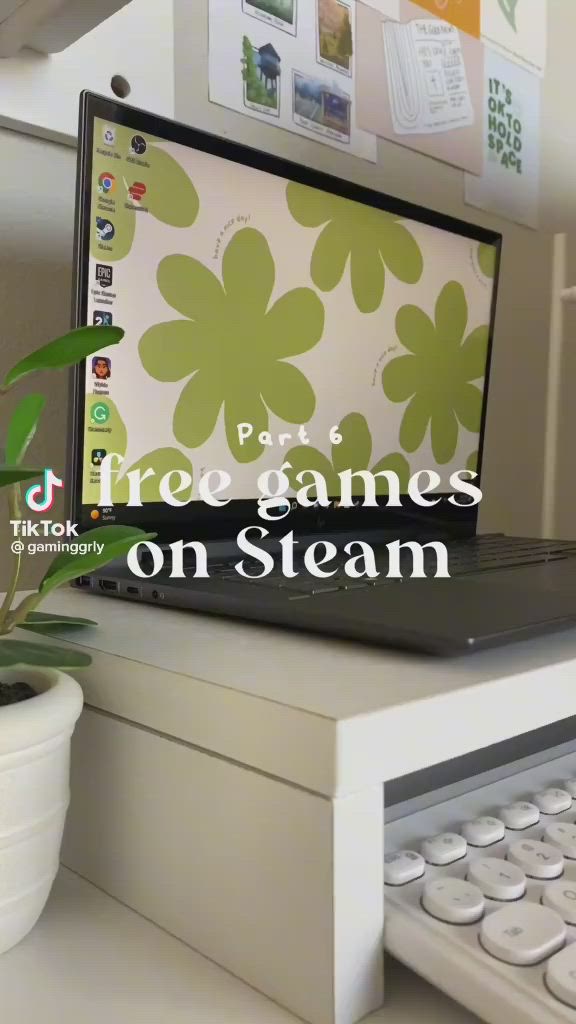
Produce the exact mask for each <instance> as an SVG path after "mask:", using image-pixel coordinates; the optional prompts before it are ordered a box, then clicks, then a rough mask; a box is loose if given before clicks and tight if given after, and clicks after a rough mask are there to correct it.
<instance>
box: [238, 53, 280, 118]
mask: <svg viewBox="0 0 576 1024" xmlns="http://www.w3.org/2000/svg"><path fill="white" fill-rule="evenodd" d="M281 61H282V59H281V57H280V54H279V53H278V52H277V50H276V49H275V48H274V46H272V43H266V44H265V45H264V46H260V47H257V46H253V45H252V43H251V41H250V39H249V38H248V36H244V39H243V40H242V79H243V81H244V103H245V105H246V106H247V107H249V108H250V109H251V110H258V111H260V113H262V114H270V115H271V116H272V117H279V116H280V72H281V67H280V65H281Z"/></svg>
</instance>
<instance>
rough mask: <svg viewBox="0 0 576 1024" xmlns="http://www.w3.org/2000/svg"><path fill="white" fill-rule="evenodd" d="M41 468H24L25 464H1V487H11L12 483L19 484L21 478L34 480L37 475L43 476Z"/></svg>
mask: <svg viewBox="0 0 576 1024" xmlns="http://www.w3.org/2000/svg"><path fill="white" fill-rule="evenodd" d="M42 473H43V470H41V469H24V467H23V466H0V487H9V486H10V484H17V483H19V481H20V480H32V479H33V478H34V477H35V476H42Z"/></svg>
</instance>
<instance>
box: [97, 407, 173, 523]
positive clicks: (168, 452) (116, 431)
mask: <svg viewBox="0 0 576 1024" xmlns="http://www.w3.org/2000/svg"><path fill="white" fill-rule="evenodd" d="M103 401H104V402H105V404H106V405H107V406H108V408H109V411H110V415H109V417H108V419H107V420H106V431H107V432H106V433H105V434H102V435H101V436H99V435H98V434H94V433H91V434H89V435H88V436H87V440H86V442H85V445H84V481H85V483H84V493H83V500H84V501H85V502H86V504H88V505H97V504H98V502H99V500H100V483H99V480H98V478H97V476H96V473H95V470H97V463H95V462H94V461H93V458H92V452H93V451H96V450H97V444H98V441H100V440H101V442H102V446H103V448H104V449H105V450H106V451H107V452H113V453H114V454H115V455H122V456H124V455H125V454H126V449H127V447H128V433H127V431H126V425H125V423H124V420H123V419H122V417H121V415H120V413H119V412H118V409H117V407H116V405H115V403H114V402H113V401H112V399H111V398H108V397H106V398H105V399H104V400H102V399H101V398H99V397H98V396H97V395H95V396H90V397H89V398H88V402H87V405H86V422H87V423H89V422H91V421H92V416H91V412H92V408H93V407H94V406H95V405H102V404H103ZM133 469H139V470H140V472H141V473H142V475H144V471H145V470H147V469H152V470H154V472H155V474H156V475H155V476H153V477H148V478H147V479H146V480H143V482H142V483H141V485H140V495H141V497H142V501H144V502H148V501H155V502H162V501H163V499H162V497H161V496H160V491H159V484H160V481H161V479H162V477H163V476H165V475H166V474H167V473H171V472H172V471H173V470H181V471H182V472H184V473H189V474H190V476H192V475H193V469H192V463H191V462H190V460H189V459H188V458H187V457H186V456H185V455H184V453H183V452H181V451H179V449H178V448H157V449H156V450H155V451H153V452H149V454H148V455H143V456H142V458H141V459H138V461H137V462H134V463H133V464H132V465H128V466H127V465H126V463H123V464H122V465H121V466H118V465H117V463H116V462H115V463H114V465H113V470H114V472H113V474H112V500H113V502H114V504H115V505H116V504H118V505H121V504H123V503H125V502H127V501H128V497H129V483H128V476H127V474H128V473H129V472H130V471H131V470H133ZM118 474H121V477H120V479H118ZM171 483H172V488H173V489H175V487H176V486H177V484H178V479H177V478H173V480H172V481H171ZM191 497H192V488H190V491H189V492H188V493H186V491H181V492H179V493H178V499H179V500H180V501H186V500H187V499H190V498H191Z"/></svg>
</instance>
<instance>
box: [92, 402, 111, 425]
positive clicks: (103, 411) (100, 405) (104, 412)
mask: <svg viewBox="0 0 576 1024" xmlns="http://www.w3.org/2000/svg"><path fill="white" fill-rule="evenodd" d="M90 419H91V420H92V423H97V424H101V423H107V422H108V420H109V419H110V406H109V405H106V402H96V405H93V406H92V409H91V411H90Z"/></svg>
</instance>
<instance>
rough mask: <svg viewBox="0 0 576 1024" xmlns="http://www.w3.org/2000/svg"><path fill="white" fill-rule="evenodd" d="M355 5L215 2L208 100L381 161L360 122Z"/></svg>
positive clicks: (347, 1) (342, 1)
mask: <svg viewBox="0 0 576 1024" xmlns="http://www.w3.org/2000/svg"><path fill="white" fill-rule="evenodd" d="M355 15H356V0H210V7H209V16H210V36H209V76H210V100H211V102H213V103H219V104H221V105H222V106H225V107H229V108H230V109H232V110H236V111H238V112H239V113H242V114H245V115H247V116H249V117H255V118H257V119H259V120H261V121H265V122H267V123H268V124H273V125H276V126H277V127H280V128H284V129H286V130H287V131H291V132H296V133H297V134H298V135H304V136H307V137H308V138H309V139H314V140H316V141H317V142H323V143H325V144H326V145H328V146H333V147H334V148H336V149H341V150H343V151H345V152H348V153H351V154H353V155H354V156H359V157H363V158H364V159H366V160H371V161H372V162H374V163H375V162H376V158H377V143H376V139H375V137H374V136H373V135H370V134H369V133H368V132H365V131H362V130H361V129H360V128H358V126H357V120H356V97H355V79H356V58H355V45H356V28H355V23H356V17H355Z"/></svg>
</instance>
